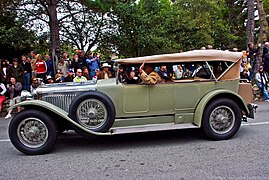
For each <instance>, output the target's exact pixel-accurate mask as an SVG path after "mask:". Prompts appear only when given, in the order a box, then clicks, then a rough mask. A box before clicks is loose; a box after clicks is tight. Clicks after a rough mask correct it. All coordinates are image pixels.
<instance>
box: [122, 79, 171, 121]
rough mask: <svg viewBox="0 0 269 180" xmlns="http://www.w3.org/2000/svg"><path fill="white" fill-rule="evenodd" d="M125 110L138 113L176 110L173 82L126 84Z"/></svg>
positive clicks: (147, 113) (124, 93)
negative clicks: (174, 106)
mask: <svg viewBox="0 0 269 180" xmlns="http://www.w3.org/2000/svg"><path fill="white" fill-rule="evenodd" d="M123 89H124V90H123V111H124V113H133V114H134V113H135V114H137V115H143V116H147V115H167V114H172V113H173V112H174V108H173V102H174V101H173V95H174V93H173V84H156V85H141V84H135V85H131V84H130V85H124V86H123Z"/></svg>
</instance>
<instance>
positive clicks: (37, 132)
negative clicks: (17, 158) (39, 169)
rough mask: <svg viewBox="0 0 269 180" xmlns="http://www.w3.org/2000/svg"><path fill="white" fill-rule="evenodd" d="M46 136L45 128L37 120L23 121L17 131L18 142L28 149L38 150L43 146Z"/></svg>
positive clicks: (46, 130)
mask: <svg viewBox="0 0 269 180" xmlns="http://www.w3.org/2000/svg"><path fill="white" fill-rule="evenodd" d="M48 134H49V133H48V128H47V126H46V125H45V124H44V123H43V122H42V121H41V120H40V119H38V118H27V119H24V120H23V121H22V122H21V123H20V124H19V126H18V129H17V135H18V138H19V140H20V142H21V143H22V144H24V145H25V146H27V147H30V148H38V147H40V146H42V145H43V144H45V142H46V141H47V139H48Z"/></svg>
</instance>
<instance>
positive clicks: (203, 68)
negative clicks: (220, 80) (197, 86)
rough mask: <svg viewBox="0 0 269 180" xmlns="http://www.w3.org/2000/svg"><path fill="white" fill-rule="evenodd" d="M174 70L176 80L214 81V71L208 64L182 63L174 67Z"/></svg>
mask: <svg viewBox="0 0 269 180" xmlns="http://www.w3.org/2000/svg"><path fill="white" fill-rule="evenodd" d="M210 68H212V67H210ZM212 69H213V68H212ZM212 69H211V70H212ZM173 70H174V77H175V78H174V79H175V80H180V79H189V80H195V79H213V76H212V73H211V72H212V71H211V70H210V69H209V67H208V66H207V64H206V62H192V63H180V64H176V65H174V66H173Z"/></svg>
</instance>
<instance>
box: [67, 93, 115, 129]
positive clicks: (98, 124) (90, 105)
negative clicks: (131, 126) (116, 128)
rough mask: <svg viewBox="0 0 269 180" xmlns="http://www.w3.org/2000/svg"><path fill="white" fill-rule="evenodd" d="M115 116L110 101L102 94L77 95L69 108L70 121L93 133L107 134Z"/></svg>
mask: <svg viewBox="0 0 269 180" xmlns="http://www.w3.org/2000/svg"><path fill="white" fill-rule="evenodd" d="M115 114H116V113H115V107H114V104H113V102H112V101H111V99H110V98H109V97H108V96H107V95H105V94H104V93H101V92H96V91H90V92H86V93H82V94H80V95H78V96H77V97H76V98H75V99H74V100H73V101H72V103H71V105H70V108H69V117H70V118H71V119H73V120H74V121H76V122H77V123H79V124H80V125H82V126H83V127H85V128H86V129H89V130H91V131H95V132H107V131H108V130H109V129H110V128H111V126H112V125H113V123H114V121H115ZM76 129H77V128H76ZM76 129H75V130H76ZM79 134H84V133H80V132H79Z"/></svg>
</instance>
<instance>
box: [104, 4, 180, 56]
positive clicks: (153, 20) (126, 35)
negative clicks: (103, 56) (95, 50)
mask: <svg viewBox="0 0 269 180" xmlns="http://www.w3.org/2000/svg"><path fill="white" fill-rule="evenodd" d="M171 11H172V7H171V3H170V1H169V0H162V1H158V0H147V1H146V0H140V1H139V2H137V3H136V2H133V1H128V2H117V3H115V5H114V6H112V13H113V14H114V18H113V21H111V24H114V26H115V27H117V28H115V29H114V31H110V32H109V33H108V34H107V35H106V36H103V38H102V41H101V42H100V49H103V50H105V49H106V47H108V48H109V49H110V50H111V51H115V52H118V53H119V54H120V55H122V56H124V57H134V56H144V55H152V54H161V53H169V52H177V51H178V46H177V45H176V44H175V43H174V42H173V41H172V39H171V38H170V37H169V35H168V33H169V32H168V28H169V22H170V19H171V18H172V17H171V15H172V14H171Z"/></svg>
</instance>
